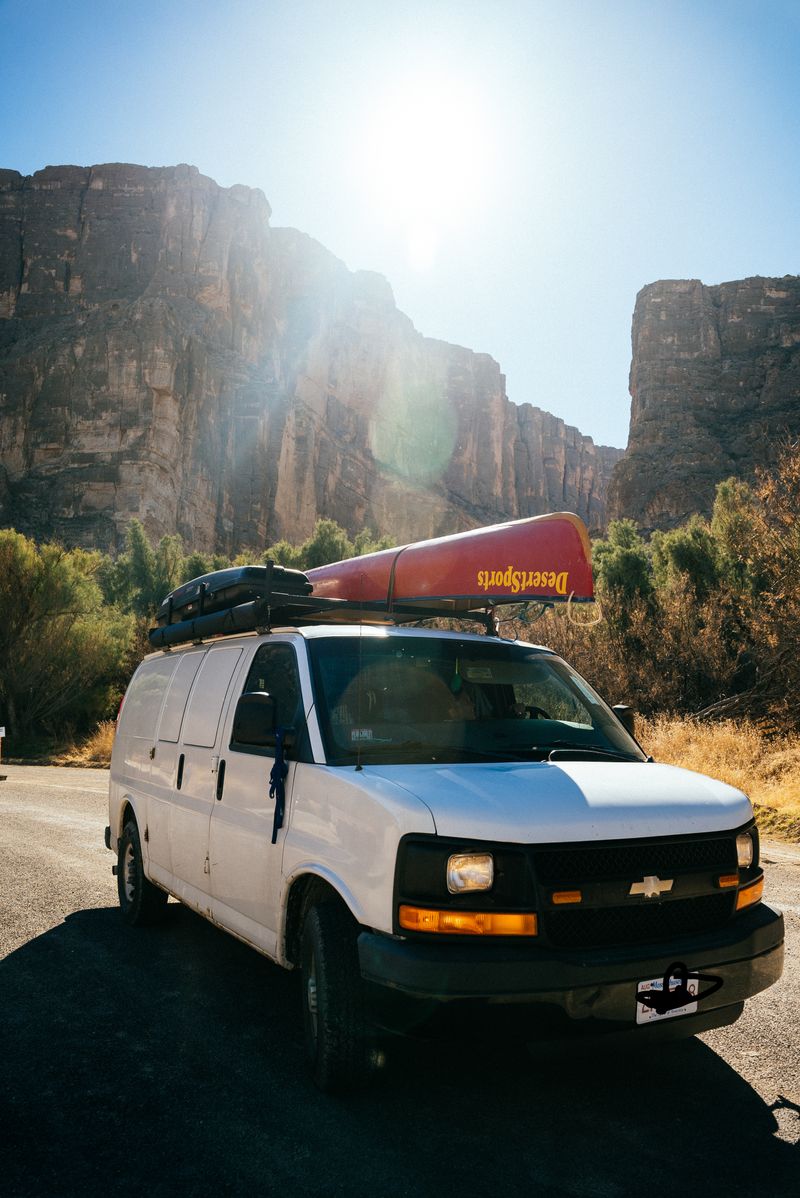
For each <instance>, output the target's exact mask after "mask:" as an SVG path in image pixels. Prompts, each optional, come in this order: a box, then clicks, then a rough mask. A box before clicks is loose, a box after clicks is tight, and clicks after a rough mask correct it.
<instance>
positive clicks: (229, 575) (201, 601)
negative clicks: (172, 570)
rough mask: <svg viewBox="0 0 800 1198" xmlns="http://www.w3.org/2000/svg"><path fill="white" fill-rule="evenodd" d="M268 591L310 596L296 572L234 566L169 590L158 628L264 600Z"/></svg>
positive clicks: (308, 585)
mask: <svg viewBox="0 0 800 1198" xmlns="http://www.w3.org/2000/svg"><path fill="white" fill-rule="evenodd" d="M270 591H271V592H279V593H280V594H281V596H284V595H310V594H311V583H310V582H309V581H308V579H307V578H306V576H305V574H303V573H302V572H301V571H300V570H289V569H287V568H286V567H285V566H276V565H273V566H272V572H271V574H270V569H269V567H268V566H234V567H232V568H231V569H229V570H215V571H214V572H213V574H203V575H202V577H200V578H193V579H192V580H191V582H185V583H184V584H183V586H179V587H177V588H176V589H175V590H174V591H171V592H170V594H169V595H167V597H166V599H165V600H164V601H163V603H162V604H161V606H160V607H159V609H158V612H157V613H156V623H157V624H158V626H159V627H163V626H164V625H165V624H174V623H177V622H178V621H183V620H191V619H194V617H195V616H203V615H211V613H212V612H218V611H225V610H227V609H228V608H231V607H237V606H238V605H239V604H241V603H251V602H252V601H253V600H258V599H264V598H266V597H267V595H268V594H269V593H270Z"/></svg>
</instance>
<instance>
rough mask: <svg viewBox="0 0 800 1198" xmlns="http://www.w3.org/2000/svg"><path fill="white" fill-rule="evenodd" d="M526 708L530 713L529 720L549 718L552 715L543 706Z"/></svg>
mask: <svg viewBox="0 0 800 1198" xmlns="http://www.w3.org/2000/svg"><path fill="white" fill-rule="evenodd" d="M525 710H526V711H527V713H528V719H529V720H549V719H550V716H549V714H548V713H547V712H546V711H545V709H544V708H543V707H527V706H526V708H525Z"/></svg>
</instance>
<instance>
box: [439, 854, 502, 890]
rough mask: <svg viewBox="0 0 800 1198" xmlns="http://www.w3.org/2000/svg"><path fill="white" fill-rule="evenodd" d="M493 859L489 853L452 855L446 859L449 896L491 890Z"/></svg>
mask: <svg viewBox="0 0 800 1198" xmlns="http://www.w3.org/2000/svg"><path fill="white" fill-rule="evenodd" d="M493 883H494V859H493V857H492V854H491V853H454V854H453V856H452V857H448V859H447V889H448V890H449V891H450V893H451V894H464V893H465V892H466V891H467V890H491V888H492V885H493Z"/></svg>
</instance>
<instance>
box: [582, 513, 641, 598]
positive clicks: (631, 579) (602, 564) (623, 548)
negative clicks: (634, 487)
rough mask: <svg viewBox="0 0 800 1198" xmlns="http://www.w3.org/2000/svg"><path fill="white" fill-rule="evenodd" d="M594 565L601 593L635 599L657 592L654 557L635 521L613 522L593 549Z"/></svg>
mask: <svg viewBox="0 0 800 1198" xmlns="http://www.w3.org/2000/svg"><path fill="white" fill-rule="evenodd" d="M592 566H593V569H594V573H595V578H596V579H597V582H598V584H599V588H600V590H601V591H606V592H607V593H609V594H610V595H611V596H612V597H613V598H615V599H620V600H623V601H624V600H631V599H634V598H636V597H645V598H646V597H647V596H649V595H650V594H651V593H652V591H653V579H652V572H651V567H650V556H649V554H648V552H647V546H646V544H645V542H644V541H643V540H642V537H641V536H640V535H639V530H638V529H637V527H636V525H635V524H634V522H633V520H612V521H611V523H610V524H609V526H608V536H607V537H606V539H605V540H604V541H595V543H594V545H593V546H592Z"/></svg>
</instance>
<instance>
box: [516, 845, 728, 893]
mask: <svg viewBox="0 0 800 1198" xmlns="http://www.w3.org/2000/svg"><path fill="white" fill-rule="evenodd" d="M534 866H535V869H536V877H537V878H538V880H539V881H540V882H544V883H545V884H546V885H555V886H559V887H564V888H566V887H567V886H568V885H570V884H576V885H579V884H580V883H581V882H595V881H597V882H599V881H606V880H610V879H613V878H629V879H630V880H631V882H635V881H638V879H640V878H643V877H646V876H647V875H648V874H652V875H657V876H658V877H660V878H671V877H674V875H675V874H681V873H701V872H706V871H708V872H709V873H735V872H736V869H737V860H736V838H735V836H719V837H713V838H709V839H704V840H674V841H658V840H653V841H645V842H642V841H638V842H636V841H634V842H629V843H627V844H616V845H614V844H600V845H597V844H595V845H585V846H583V845H569V846H568V847H566V848H563V849H537V850H535V852H534Z"/></svg>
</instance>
